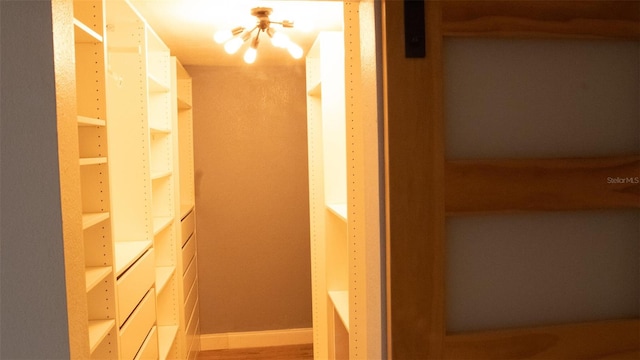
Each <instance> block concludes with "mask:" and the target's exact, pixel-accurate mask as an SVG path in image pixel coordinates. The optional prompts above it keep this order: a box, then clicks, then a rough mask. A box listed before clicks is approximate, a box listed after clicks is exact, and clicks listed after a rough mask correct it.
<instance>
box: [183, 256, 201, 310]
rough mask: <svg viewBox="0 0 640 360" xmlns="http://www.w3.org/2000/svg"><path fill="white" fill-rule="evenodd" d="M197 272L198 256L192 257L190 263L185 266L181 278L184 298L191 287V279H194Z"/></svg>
mask: <svg viewBox="0 0 640 360" xmlns="http://www.w3.org/2000/svg"><path fill="white" fill-rule="evenodd" d="M197 274H198V258H194V259H193V261H191V264H189V267H188V268H187V271H186V272H185V273H184V277H183V279H182V281H183V283H182V285H183V286H184V288H183V291H184V297H185V300H186V298H187V295H188V294H189V290H190V289H191V286H192V285H193V281H194V280H195V279H196V275H197Z"/></svg>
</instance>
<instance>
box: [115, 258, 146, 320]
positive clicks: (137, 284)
mask: <svg viewBox="0 0 640 360" xmlns="http://www.w3.org/2000/svg"><path fill="white" fill-rule="evenodd" d="M154 262H155V260H154V256H153V249H149V250H147V252H146V253H145V254H144V255H143V256H142V257H141V258H140V259H138V261H136V262H135V263H134V264H133V265H132V266H131V268H129V269H128V270H127V271H126V272H125V273H124V274H123V275H122V276H121V277H120V278H119V279H118V282H117V287H118V325H119V326H122V323H123V322H124V321H125V320H126V319H127V317H128V316H129V314H131V311H133V309H134V308H135V307H136V305H138V303H139V302H140V299H142V297H143V296H144V294H145V293H146V292H147V290H149V288H150V287H151V285H153V282H154V281H155V264H154Z"/></svg>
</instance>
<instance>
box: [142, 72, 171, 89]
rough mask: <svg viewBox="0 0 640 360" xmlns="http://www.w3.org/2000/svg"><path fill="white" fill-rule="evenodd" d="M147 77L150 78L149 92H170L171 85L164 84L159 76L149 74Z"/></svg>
mask: <svg viewBox="0 0 640 360" xmlns="http://www.w3.org/2000/svg"><path fill="white" fill-rule="evenodd" d="M147 78H148V79H149V92H152V93H166V92H169V90H170V88H169V86H168V85H166V84H164V83H163V82H162V81H160V80H159V79H158V78H157V77H155V76H153V75H151V74H149V76H147Z"/></svg>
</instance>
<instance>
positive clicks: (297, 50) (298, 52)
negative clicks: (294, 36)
mask: <svg viewBox="0 0 640 360" xmlns="http://www.w3.org/2000/svg"><path fill="white" fill-rule="evenodd" d="M287 50H289V54H291V56H293V58H294V59H300V58H301V57H302V53H303V51H302V48H301V47H300V46H298V44H296V43H294V42H289V44H288V45H287Z"/></svg>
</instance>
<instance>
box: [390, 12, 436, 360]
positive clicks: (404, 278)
mask: <svg viewBox="0 0 640 360" xmlns="http://www.w3.org/2000/svg"><path fill="white" fill-rule="evenodd" d="M403 5H404V3H403V2H402V1H385V2H384V3H383V6H384V9H383V34H384V35H383V58H384V64H383V72H384V80H383V83H384V92H385V192H386V204H385V206H386V214H387V216H386V230H387V271H388V278H387V281H388V292H387V295H388V297H387V304H388V318H387V321H388V334H387V336H388V337H389V339H390V341H389V348H388V351H389V356H390V357H391V358H394V359H440V358H441V357H442V344H443V339H444V326H445V325H444V223H445V213H444V130H443V117H444V116H443V93H444V92H443V82H442V78H443V75H442V67H443V64H442V35H441V33H440V19H441V13H440V5H441V3H440V2H439V1H429V2H427V3H426V9H425V12H426V24H427V29H426V30H427V31H426V34H427V36H426V44H427V51H426V53H427V55H426V57H425V58H410V59H407V58H405V56H404V54H405V52H404V21H403V13H404V6H403ZM418 98H419V100H418Z"/></svg>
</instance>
